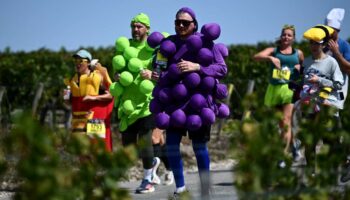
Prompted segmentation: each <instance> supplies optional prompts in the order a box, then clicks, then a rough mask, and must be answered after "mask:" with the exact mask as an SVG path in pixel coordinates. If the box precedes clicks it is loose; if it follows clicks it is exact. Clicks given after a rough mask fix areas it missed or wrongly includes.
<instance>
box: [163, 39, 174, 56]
mask: <svg viewBox="0 0 350 200" xmlns="http://www.w3.org/2000/svg"><path fill="white" fill-rule="evenodd" d="M159 51H160V53H162V54H163V56H165V57H170V56H172V55H174V54H175V52H176V46H175V44H174V43H173V42H172V41H170V40H164V41H163V42H162V43H161V44H160V48H159Z"/></svg>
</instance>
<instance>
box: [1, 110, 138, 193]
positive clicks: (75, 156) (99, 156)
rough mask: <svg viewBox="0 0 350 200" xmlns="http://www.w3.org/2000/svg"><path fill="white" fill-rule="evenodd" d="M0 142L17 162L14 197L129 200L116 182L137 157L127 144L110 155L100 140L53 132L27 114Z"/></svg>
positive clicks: (6, 152) (7, 153)
mask: <svg viewBox="0 0 350 200" xmlns="http://www.w3.org/2000/svg"><path fill="white" fill-rule="evenodd" d="M67 137H69V138H67ZM1 146H3V147H4V151H5V154H6V155H8V156H12V157H13V158H16V160H17V162H16V164H15V166H14V167H15V169H16V172H17V174H18V178H19V179H21V180H22V181H21V183H20V184H19V191H21V192H18V193H16V196H15V199H106V198H108V199H130V196H129V193H128V191H127V190H124V189H120V188H118V181H120V179H121V178H122V177H123V176H124V175H125V171H126V170H127V169H128V168H129V167H130V166H131V164H133V163H134V162H135V160H136V157H137V156H136V151H135V149H134V148H132V147H130V148H124V149H120V150H118V151H117V152H113V153H109V152H107V151H106V150H105V146H104V143H103V141H102V140H100V139H99V140H96V141H94V142H91V140H90V139H88V138H87V137H86V136H84V135H71V134H67V133H66V132H62V133H53V132H51V131H50V130H48V129H46V128H45V127H42V126H40V125H39V124H38V123H37V122H36V121H33V120H32V118H31V117H30V116H26V115H23V116H20V117H19V118H18V119H17V123H16V124H15V127H14V128H13V130H12V132H11V133H10V134H9V135H8V136H7V137H6V138H5V139H4V140H2V144H1ZM0 169H1V168H0Z"/></svg>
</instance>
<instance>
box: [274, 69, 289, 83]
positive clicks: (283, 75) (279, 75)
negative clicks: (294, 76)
mask: <svg viewBox="0 0 350 200" xmlns="http://www.w3.org/2000/svg"><path fill="white" fill-rule="evenodd" d="M272 78H274V79H279V80H287V81H288V80H289V79H290V70H281V69H276V68H275V69H273V71H272Z"/></svg>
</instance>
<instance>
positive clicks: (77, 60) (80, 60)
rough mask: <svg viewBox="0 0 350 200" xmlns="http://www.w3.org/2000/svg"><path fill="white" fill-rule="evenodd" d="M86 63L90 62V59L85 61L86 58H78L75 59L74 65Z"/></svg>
mask: <svg viewBox="0 0 350 200" xmlns="http://www.w3.org/2000/svg"><path fill="white" fill-rule="evenodd" d="M84 62H86V63H87V62H88V59H84V58H76V59H74V63H75V64H82V63H84Z"/></svg>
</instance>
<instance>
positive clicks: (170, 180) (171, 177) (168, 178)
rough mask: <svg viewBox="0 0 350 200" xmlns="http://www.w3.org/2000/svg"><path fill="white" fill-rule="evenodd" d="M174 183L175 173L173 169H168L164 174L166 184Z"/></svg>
mask: <svg viewBox="0 0 350 200" xmlns="http://www.w3.org/2000/svg"><path fill="white" fill-rule="evenodd" d="M173 183H174V174H173V172H172V171H169V170H167V171H166V172H165V175H164V182H163V184H164V185H171V184H173Z"/></svg>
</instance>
